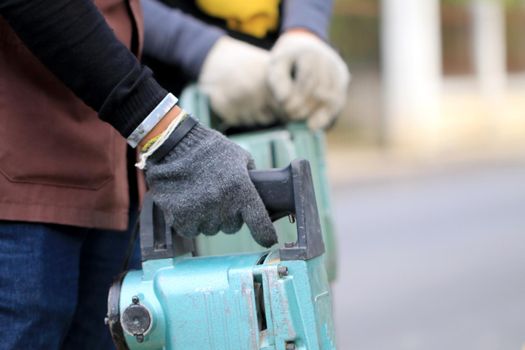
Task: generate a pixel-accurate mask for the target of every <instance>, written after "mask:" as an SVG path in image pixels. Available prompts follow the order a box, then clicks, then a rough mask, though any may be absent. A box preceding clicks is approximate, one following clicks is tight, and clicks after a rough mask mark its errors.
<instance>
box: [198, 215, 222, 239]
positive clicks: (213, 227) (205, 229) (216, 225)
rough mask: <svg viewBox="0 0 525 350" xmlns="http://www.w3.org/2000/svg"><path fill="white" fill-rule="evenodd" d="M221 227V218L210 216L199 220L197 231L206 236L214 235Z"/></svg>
mask: <svg viewBox="0 0 525 350" xmlns="http://www.w3.org/2000/svg"><path fill="white" fill-rule="evenodd" d="M220 228H221V220H220V219H219V218H218V217H217V218H210V219H209V220H205V221H203V222H201V224H200V225H199V229H198V231H199V232H200V233H202V234H204V235H206V236H213V235H216V234H217V233H218V232H219V231H220Z"/></svg>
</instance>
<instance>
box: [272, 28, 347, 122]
mask: <svg viewBox="0 0 525 350" xmlns="http://www.w3.org/2000/svg"><path fill="white" fill-rule="evenodd" d="M349 82H350V73H349V72H348V68H347V66H346V64H345V63H344V62H343V60H342V59H341V57H340V56H339V55H338V54H337V53H336V52H335V50H333V49H332V48H331V47H330V46H329V45H328V44H326V43H325V42H324V41H322V40H321V39H319V38H318V37H317V36H315V35H314V34H312V33H309V32H306V31H290V32H287V33H285V34H283V35H281V37H280V38H279V40H277V43H276V44H275V46H274V47H273V49H272V51H271V62H270V68H269V72H268V85H269V87H270V90H271V91H272V93H273V95H274V97H275V99H276V100H277V102H278V103H279V106H280V107H281V108H282V109H283V111H284V113H285V117H286V118H288V119H291V120H305V119H308V126H309V127H310V128H311V129H312V130H316V129H320V128H325V127H327V126H329V125H330V124H331V123H332V122H333V120H334V118H336V117H337V115H338V114H339V113H340V112H341V110H342V108H343V106H344V103H345V99H346V94H347V90H348V84H349Z"/></svg>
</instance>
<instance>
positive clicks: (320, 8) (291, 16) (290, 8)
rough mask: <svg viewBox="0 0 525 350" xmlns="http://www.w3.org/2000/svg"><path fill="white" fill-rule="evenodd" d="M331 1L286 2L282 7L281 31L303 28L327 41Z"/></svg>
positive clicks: (300, 0)
mask: <svg viewBox="0 0 525 350" xmlns="http://www.w3.org/2000/svg"><path fill="white" fill-rule="evenodd" d="M332 5H333V1H332V0H288V1H286V2H285V5H284V16H283V24H282V27H281V31H282V32H285V31H287V30H289V29H293V28H304V29H307V30H309V31H311V32H313V33H315V34H316V35H317V36H319V37H320V38H321V39H323V40H325V41H327V40H328V27H329V24H330V19H331V16H332Z"/></svg>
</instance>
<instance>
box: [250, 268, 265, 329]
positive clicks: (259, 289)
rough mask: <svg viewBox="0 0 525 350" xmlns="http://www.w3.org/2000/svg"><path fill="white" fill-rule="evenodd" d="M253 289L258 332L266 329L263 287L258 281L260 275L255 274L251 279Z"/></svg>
mask: <svg viewBox="0 0 525 350" xmlns="http://www.w3.org/2000/svg"><path fill="white" fill-rule="evenodd" d="M253 291H254V294H255V310H256V312H257V324H258V326H259V332H263V331H266V329H267V325H266V310H265V307H264V289H263V284H262V282H261V281H260V276H256V277H255V278H254V280H253Z"/></svg>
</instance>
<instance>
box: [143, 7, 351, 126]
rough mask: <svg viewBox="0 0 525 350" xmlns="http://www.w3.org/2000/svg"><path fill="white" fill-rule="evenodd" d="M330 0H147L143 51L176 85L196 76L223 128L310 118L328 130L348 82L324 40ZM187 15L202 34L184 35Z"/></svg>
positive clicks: (165, 80) (165, 79)
mask: <svg viewBox="0 0 525 350" xmlns="http://www.w3.org/2000/svg"><path fill="white" fill-rule="evenodd" d="M332 3H333V1H332V0H282V2H281V1H279V0H253V1H244V0H194V1H186V0H163V1H162V2H161V1H160V0H143V1H142V5H143V9H144V14H145V46H144V51H145V54H146V55H147V56H148V55H149V56H153V57H156V58H158V59H157V60H153V62H151V61H152V60H151V59H150V60H149V61H148V62H151V63H152V64H153V67H154V68H155V71H156V72H157V74H158V75H159V76H160V79H161V81H162V82H163V83H164V84H166V85H170V86H171V87H172V88H173V89H174V90H175V91H180V89H181V88H182V86H181V84H184V83H187V82H188V81H191V80H195V81H197V82H198V85H199V87H200V88H201V90H202V91H203V92H204V93H206V94H207V95H208V96H209V99H210V104H211V107H212V109H213V110H214V112H215V113H216V114H217V115H218V116H219V117H220V118H221V120H222V122H223V124H224V127H225V128H228V127H239V126H247V127H253V126H256V127H257V126H267V125H273V124H275V123H283V122H286V121H289V120H307V121H308V125H309V126H310V128H311V129H312V130H318V129H323V128H326V127H328V126H331V125H332V124H333V121H334V119H335V118H336V117H337V116H338V115H339V113H340V112H341V110H342V108H343V106H344V102H345V99H346V95H347V89H348V84H349V81H350V75H349V73H348V68H347V66H346V64H345V63H344V61H343V60H342V59H341V57H340V56H339V55H338V54H337V53H336V52H335V50H334V49H333V48H332V47H330V46H329V44H328V42H327V40H328V25H329V22H330V17H331V12H332ZM188 16H192V18H194V20H192V21H191V23H192V26H193V27H194V28H198V31H199V32H200V33H204V34H201V35H200V36H197V35H192V34H191V32H189V31H188V32H186V33H187V34H186V35H182V34H181V30H180V28H179V26H178V23H180V20H178V19H179V18H187V17H188ZM193 32H195V30H194V31H193ZM174 38H176V39H177V42H178V45H176V46H174V41H175V40H174ZM178 39H181V40H178ZM186 43H187V44H186ZM188 48H189V49H188ZM181 51H185V54H184V55H180V54H179V52H181ZM159 61H160V62H159ZM161 63H164V64H161ZM173 72H175V74H174V73H173ZM183 76H186V81H184V79H181V77H183ZM173 77H177V78H178V79H173ZM174 80H175V84H174V83H173V81H174Z"/></svg>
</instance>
